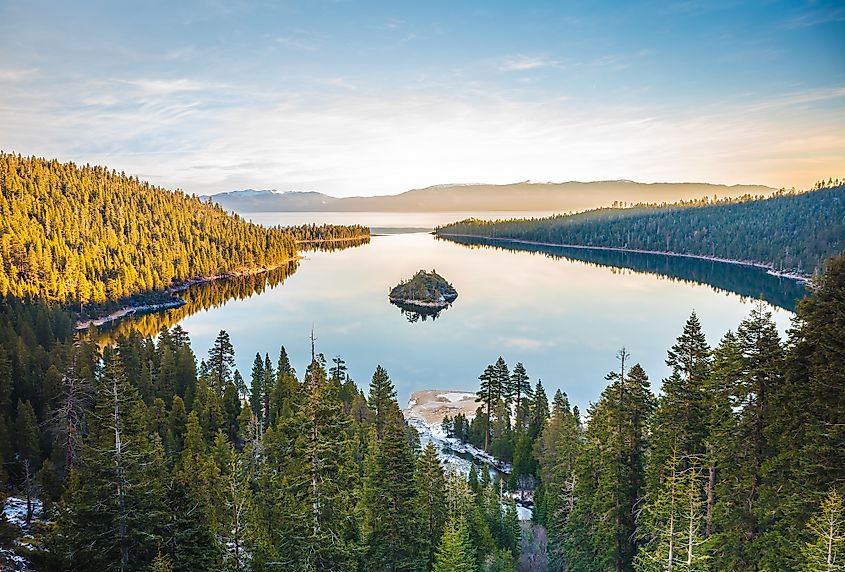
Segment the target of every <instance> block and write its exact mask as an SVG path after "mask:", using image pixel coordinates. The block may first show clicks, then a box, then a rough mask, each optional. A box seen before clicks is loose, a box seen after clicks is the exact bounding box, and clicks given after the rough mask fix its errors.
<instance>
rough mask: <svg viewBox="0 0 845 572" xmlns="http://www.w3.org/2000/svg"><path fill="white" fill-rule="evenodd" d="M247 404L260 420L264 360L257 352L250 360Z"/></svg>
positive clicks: (262, 403) (262, 408)
mask: <svg viewBox="0 0 845 572" xmlns="http://www.w3.org/2000/svg"><path fill="white" fill-rule="evenodd" d="M249 405H250V407H251V408H252V410H253V411H254V412H255V415H256V416H257V417H258V419H259V420H261V416H262V414H263V412H264V360H262V359H261V354H260V353H257V352H256V354H255V360H253V362H252V375H251V384H250V391H249Z"/></svg>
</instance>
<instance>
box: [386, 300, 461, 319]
mask: <svg viewBox="0 0 845 572" xmlns="http://www.w3.org/2000/svg"><path fill="white" fill-rule="evenodd" d="M390 303H391V304H393V305H394V306H396V307H397V308H399V311H400V312H402V315H403V316H405V319H407V320H408V321H409V322H411V323H412V324H413V323H416V322H419V321H423V322H425V321H426V320H429V319H430V320H431V321H432V322H433V321H434V320H436V319H437V317H438V316H440V314H441V312H443V311H444V310H446V309H447V308H449V306H451V304H449V306H446V307H445V308H428V307H426V306H415V305H413V304H405V303H404V302H397V301H395V300H391V301H390Z"/></svg>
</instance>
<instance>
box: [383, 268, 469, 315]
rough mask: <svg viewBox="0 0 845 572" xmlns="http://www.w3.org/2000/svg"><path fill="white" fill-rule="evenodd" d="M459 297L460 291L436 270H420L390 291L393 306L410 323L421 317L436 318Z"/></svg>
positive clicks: (389, 296)
mask: <svg viewBox="0 0 845 572" xmlns="http://www.w3.org/2000/svg"><path fill="white" fill-rule="evenodd" d="M457 297H458V291H457V290H455V287H454V286H452V285H451V284H450V283H449V282H448V281H447V280H446V279H445V278H443V277H442V276H440V275H439V274H438V273H437V272H436V271H435V270H432V271H431V272H426V271H425V270H420V271H419V272H417V273H416V274H414V276H413V277H411V278H410V279H408V280H403V281H402V282H400V283H399V284H397V285H396V286H394V287H393V288H392V289H391V290H390V294H389V295H388V298H389V299H390V302H391V304H393V305H395V306H398V307H399V308H400V309H402V311H403V313H405V314H406V316H407V317H408V319H409V321H411V322H416V321H417V320H418V319H419V318H420V317H422V318H423V319H425V318H426V317H431V318H432V319H433V318H436V317H437V316H438V315H439V314H440V312H441V311H442V310H444V309H446V308H448V307H449V306H450V305H451V304H452V302H454V301H455V299H456V298H457Z"/></svg>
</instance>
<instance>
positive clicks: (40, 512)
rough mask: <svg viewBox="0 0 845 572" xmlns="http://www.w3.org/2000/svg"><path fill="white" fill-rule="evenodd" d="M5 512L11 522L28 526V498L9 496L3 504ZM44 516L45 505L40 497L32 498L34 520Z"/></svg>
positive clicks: (20, 525)
mask: <svg viewBox="0 0 845 572" xmlns="http://www.w3.org/2000/svg"><path fill="white" fill-rule="evenodd" d="M3 514H4V515H5V516H6V520H8V521H9V522H10V523H12V524H14V525H16V526H19V527H21V528H23V527H24V526H26V499H25V498H21V497H8V498H7V499H6V504H5V505H3ZM43 518H44V507H43V506H42V504H41V501H40V500H38V499H32V520H33V522H35V521H36V520H41V519H43Z"/></svg>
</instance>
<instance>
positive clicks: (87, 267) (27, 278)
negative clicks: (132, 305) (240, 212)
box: [0, 153, 296, 304]
mask: <svg viewBox="0 0 845 572" xmlns="http://www.w3.org/2000/svg"><path fill="white" fill-rule="evenodd" d="M295 255H296V248H295V245H294V241H293V239H292V238H291V237H290V236H289V235H288V234H287V233H286V232H285V231H284V230H283V229H280V228H273V229H267V228H264V227H261V226H259V225H256V224H252V223H249V222H247V221H245V220H243V219H242V218H240V217H239V216H237V215H230V214H227V213H226V212H224V211H223V209H222V208H220V207H219V206H216V205H212V204H210V203H207V202H203V201H202V200H200V199H199V198H197V197H192V196H189V195H186V194H184V193H182V192H178V191H176V192H173V191H168V190H165V189H162V188H159V187H155V186H152V185H150V184H148V183H143V182H141V181H139V180H138V179H137V178H134V177H129V176H127V175H125V174H123V173H116V172H114V171H109V170H108V169H106V168H104V167H92V166H90V165H85V166H77V165H75V164H73V163H64V164H63V163H59V162H58V161H48V160H45V159H40V158H36V157H21V156H19V155H13V154H7V153H2V154H0V296H7V295H8V296H15V297H18V298H37V299H39V300H45V301H56V302H62V303H65V302H72V303H79V304H86V303H89V302H93V303H96V304H101V303H103V302H105V301H106V300H117V299H120V298H124V297H126V296H130V295H133V294H138V293H143V292H149V291H155V290H162V289H165V288H167V287H169V286H171V285H172V284H173V283H178V282H181V281H184V280H188V279H191V278H196V277H204V276H213V275H218V274H226V273H232V272H238V271H241V270H246V269H255V268H266V267H271V266H276V265H278V264H280V263H282V262H284V261H286V260H289V259H291V258H293V257H294V256H295Z"/></svg>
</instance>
